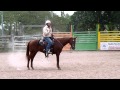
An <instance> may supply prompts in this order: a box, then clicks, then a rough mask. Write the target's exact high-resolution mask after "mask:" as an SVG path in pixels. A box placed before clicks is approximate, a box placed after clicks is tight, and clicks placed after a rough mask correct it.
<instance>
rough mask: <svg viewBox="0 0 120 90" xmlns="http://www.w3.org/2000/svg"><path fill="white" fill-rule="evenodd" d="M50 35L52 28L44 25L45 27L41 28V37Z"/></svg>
mask: <svg viewBox="0 0 120 90" xmlns="http://www.w3.org/2000/svg"><path fill="white" fill-rule="evenodd" d="M51 36H52V28H51V27H48V26H47V25H45V27H44V28H43V37H51Z"/></svg>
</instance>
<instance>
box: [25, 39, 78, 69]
mask: <svg viewBox="0 0 120 90" xmlns="http://www.w3.org/2000/svg"><path fill="white" fill-rule="evenodd" d="M75 42H76V37H66V38H54V45H53V50H52V54H56V60H57V69H58V70H61V68H60V66H59V56H60V53H61V52H62V49H63V47H64V46H65V45H66V44H68V43H69V44H70V46H71V47H70V49H73V50H74V49H75ZM38 43H39V40H38V39H36V40H31V41H29V42H28V44H27V50H26V57H27V68H28V70H30V68H29V63H30V60H31V68H32V69H33V70H34V68H33V60H34V57H35V55H36V54H37V52H38V51H40V52H42V53H45V52H44V46H41V45H39V44H38Z"/></svg>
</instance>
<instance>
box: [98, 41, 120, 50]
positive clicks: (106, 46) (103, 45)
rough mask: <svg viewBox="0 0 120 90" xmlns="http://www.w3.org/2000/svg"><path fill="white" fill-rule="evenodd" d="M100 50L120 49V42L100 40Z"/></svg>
mask: <svg viewBox="0 0 120 90" xmlns="http://www.w3.org/2000/svg"><path fill="white" fill-rule="evenodd" d="M100 50H120V42H100Z"/></svg>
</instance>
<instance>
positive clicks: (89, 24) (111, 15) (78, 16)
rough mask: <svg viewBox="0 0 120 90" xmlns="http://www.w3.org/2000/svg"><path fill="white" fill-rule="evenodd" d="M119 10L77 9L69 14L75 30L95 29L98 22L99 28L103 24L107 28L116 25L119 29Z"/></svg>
mask: <svg viewBox="0 0 120 90" xmlns="http://www.w3.org/2000/svg"><path fill="white" fill-rule="evenodd" d="M119 22H120V11H77V12H75V13H74V14H73V15H72V16H71V23H72V24H73V25H74V26H75V27H74V28H75V31H88V30H96V29H95V26H96V24H97V23H100V26H101V30H104V29H105V25H107V26H108V27H109V30H113V29H114V28H115V27H117V28H118V29H119V30H120V23H119Z"/></svg>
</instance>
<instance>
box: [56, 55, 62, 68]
mask: <svg viewBox="0 0 120 90" xmlns="http://www.w3.org/2000/svg"><path fill="white" fill-rule="evenodd" d="M59 55H60V53H59V54H56V58H57V68H58V70H61V68H60V66H59Z"/></svg>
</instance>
